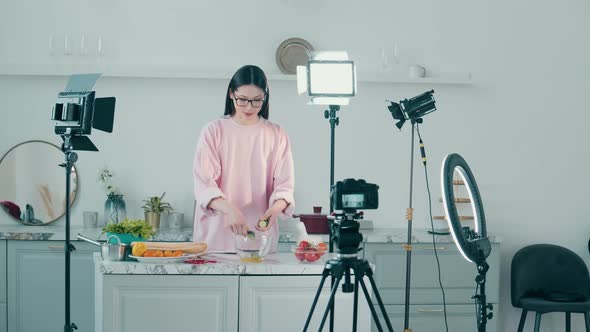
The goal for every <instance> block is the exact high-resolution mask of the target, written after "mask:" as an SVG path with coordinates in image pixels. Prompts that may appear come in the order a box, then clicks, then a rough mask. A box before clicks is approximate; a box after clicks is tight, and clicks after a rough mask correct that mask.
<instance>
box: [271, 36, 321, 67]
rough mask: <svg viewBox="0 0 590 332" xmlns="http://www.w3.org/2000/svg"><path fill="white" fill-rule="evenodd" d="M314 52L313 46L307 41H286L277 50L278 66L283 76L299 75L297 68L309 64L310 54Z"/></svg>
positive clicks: (294, 39)
mask: <svg viewBox="0 0 590 332" xmlns="http://www.w3.org/2000/svg"><path fill="white" fill-rule="evenodd" d="M312 51H313V46H311V44H310V43H309V42H308V41H307V40H305V39H301V38H289V39H286V40H285V41H283V42H282V43H281V44H280V45H279V47H278V48H277V53H276V61H277V66H279V69H280V70H281V72H282V73H283V74H289V75H294V74H296V73H297V66H304V65H305V64H307V60H308V59H309V52H312Z"/></svg>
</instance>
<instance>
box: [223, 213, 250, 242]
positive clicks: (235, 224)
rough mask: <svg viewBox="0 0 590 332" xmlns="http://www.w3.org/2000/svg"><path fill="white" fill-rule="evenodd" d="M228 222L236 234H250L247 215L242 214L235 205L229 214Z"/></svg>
mask: <svg viewBox="0 0 590 332" xmlns="http://www.w3.org/2000/svg"><path fill="white" fill-rule="evenodd" d="M227 224H228V226H229V228H230V230H231V231H232V233H234V234H236V235H242V236H246V235H248V231H249V230H250V229H249V228H248V225H246V217H244V215H243V214H242V211H240V209H238V208H236V207H233V208H232V209H231V210H230V211H229V212H228V214H227Z"/></svg>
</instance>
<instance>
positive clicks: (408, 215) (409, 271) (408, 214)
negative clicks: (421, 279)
mask: <svg viewBox="0 0 590 332" xmlns="http://www.w3.org/2000/svg"><path fill="white" fill-rule="evenodd" d="M411 122H412V142H411V144H410V197H409V203H408V209H407V210H406V219H407V220H408V231H407V233H408V237H407V239H406V244H405V245H404V246H403V247H404V249H405V250H406V293H405V301H404V332H410V331H412V330H411V329H410V327H409V324H410V323H409V321H410V277H411V274H412V220H413V218H414V217H413V212H414V209H413V208H412V197H413V192H414V191H413V189H414V147H415V144H414V141H415V131H416V123H422V119H421V118H418V119H411Z"/></svg>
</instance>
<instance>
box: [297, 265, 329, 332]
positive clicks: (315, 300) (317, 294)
mask: <svg viewBox="0 0 590 332" xmlns="http://www.w3.org/2000/svg"><path fill="white" fill-rule="evenodd" d="M328 274H329V271H328V270H327V269H324V272H322V280H321V281H320V286H319V287H318V290H317V292H316V293H315V297H314V298H313V303H312V304H311V308H310V309H309V314H308V315H307V319H306V320H305V326H304V327H303V331H304V332H305V331H307V328H308V327H309V323H310V322H311V317H312V316H313V311H314V310H315V306H316V304H317V303H318V299H319V297H320V294H321V293H322V288H324V282H325V281H326V277H327V276H328Z"/></svg>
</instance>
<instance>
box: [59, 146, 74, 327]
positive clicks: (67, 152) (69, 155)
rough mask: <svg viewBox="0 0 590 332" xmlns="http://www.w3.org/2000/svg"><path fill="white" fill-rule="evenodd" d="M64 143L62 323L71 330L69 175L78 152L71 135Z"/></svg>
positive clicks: (72, 246)
mask: <svg viewBox="0 0 590 332" xmlns="http://www.w3.org/2000/svg"><path fill="white" fill-rule="evenodd" d="M62 138H63V140H64V143H63V144H62V148H61V149H62V151H63V153H64V156H65V163H63V164H60V166H61V167H64V168H65V169H66V244H65V246H64V253H65V263H66V264H65V265H66V270H65V288H66V291H65V297H66V305H65V325H64V332H72V331H73V330H77V329H78V327H77V326H76V324H74V323H72V322H71V321H70V258H71V257H70V256H71V252H72V251H74V250H76V248H75V247H74V245H73V244H71V242H70V176H71V174H72V167H74V163H75V162H76V161H77V160H78V154H76V153H75V152H73V151H72V145H71V142H70V139H71V135H63V136H62Z"/></svg>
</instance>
